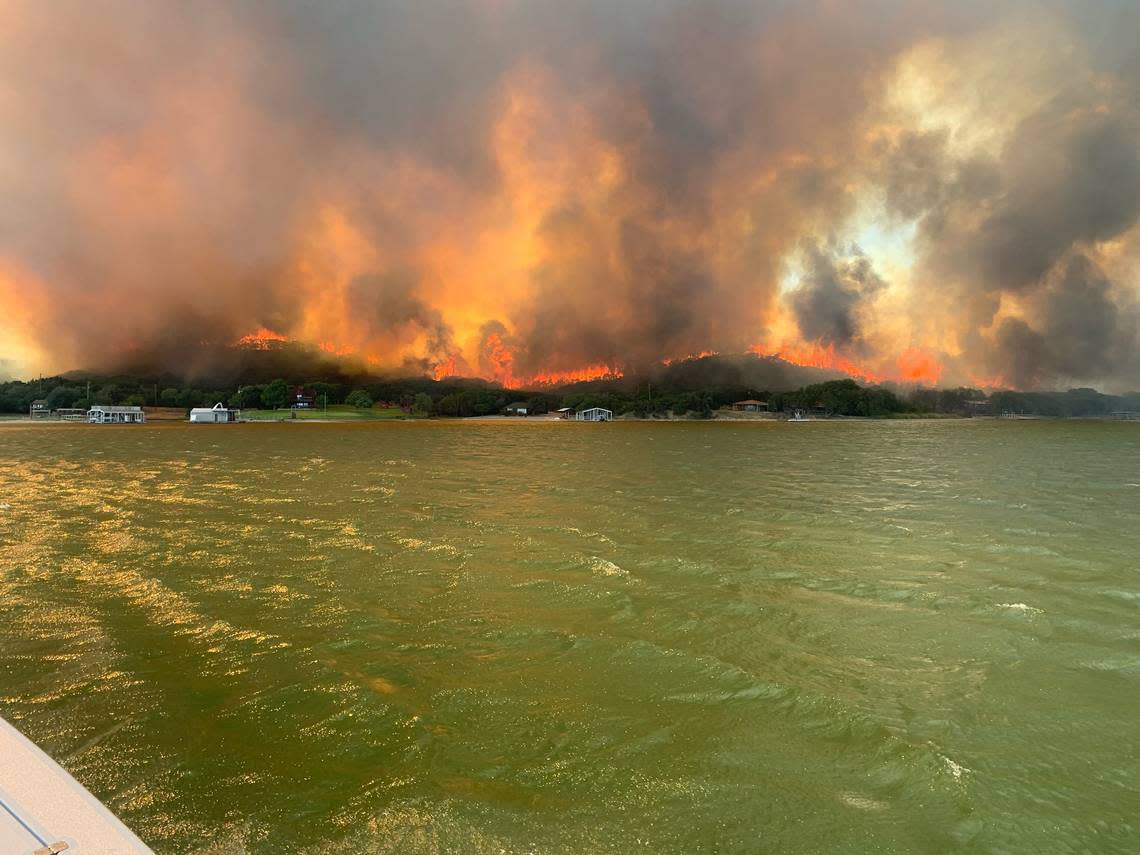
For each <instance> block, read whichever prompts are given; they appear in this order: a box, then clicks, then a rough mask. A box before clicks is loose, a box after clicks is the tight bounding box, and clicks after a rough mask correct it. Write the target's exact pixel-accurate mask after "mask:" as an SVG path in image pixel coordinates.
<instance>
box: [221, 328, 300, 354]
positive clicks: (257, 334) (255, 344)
mask: <svg viewBox="0 0 1140 855" xmlns="http://www.w3.org/2000/svg"><path fill="white" fill-rule="evenodd" d="M288 340H289V339H288V338H286V337H285V336H283V335H281V333H277V332H274V331H273V330H271V329H268V328H267V327H258V328H257V329H256V330H254V331H253V332H251V333H250V334H249V335H243V336H242V337H241V338H239V339H238V340H237V341H235V342H234V347H249V348H253V349H254V350H269V349H270V348H271V347H273V346H274V345H275V344H278V343H280V342H284V341H288Z"/></svg>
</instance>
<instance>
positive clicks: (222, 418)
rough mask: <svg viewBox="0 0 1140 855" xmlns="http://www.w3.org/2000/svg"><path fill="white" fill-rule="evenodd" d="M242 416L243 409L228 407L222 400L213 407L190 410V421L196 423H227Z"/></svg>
mask: <svg viewBox="0 0 1140 855" xmlns="http://www.w3.org/2000/svg"><path fill="white" fill-rule="evenodd" d="M240 417H241V410H231V409H228V408H227V407H226V406H225V404H223V403H222V402H221V401H219V402H218V403H216V404H214V406H213V407H195V408H194V409H192V410H191V411H190V421H191V422H194V423H195V424H225V423H227V422H236V421H237V420H238V419H239V418H240Z"/></svg>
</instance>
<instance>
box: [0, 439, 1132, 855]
mask: <svg viewBox="0 0 1140 855" xmlns="http://www.w3.org/2000/svg"><path fill="white" fill-rule="evenodd" d="M0 544H2V553H0V714H2V715H3V716H5V717H6V718H8V719H9V720H10V721H12V722H13V723H14V724H16V725H17V726H18V727H20V728H21V729H23V730H24V731H25V732H26V733H27V734H28V735H29V736H30V737H31V738H33V739H35V740H36V741H37V742H39V743H40V744H41V745H42V746H43V747H44V748H45V749H46V750H48V751H49V752H50V753H51V754H52V755H53V756H55V757H56V758H57V759H59V760H60V761H61V762H62V763H63V764H64V765H65V766H66V767H67V768H68V769H69V770H71V771H72V773H73V774H74V775H75V776H76V777H77V778H78V779H79V780H80V781H82V782H83V783H84V784H85V785H86V786H87V787H88V788H90V789H91V790H92V791H93V792H94V793H95V794H96V795H98V796H99V797H100V798H102V799H104V800H105V801H106V802H107V804H108V805H109V806H110V807H111V808H112V809H113V810H114V811H116V812H117V813H118V814H119V815H120V816H121V817H122V818H123V820H124V821H125V822H126V823H127V824H128V825H130V826H131V827H132V828H133V829H134V830H135V831H136V832H137V833H138V834H139V835H140V836H141V837H142V838H143V839H144V840H146V841H147V842H148V843H150V844H151V845H152V846H153V847H154V849H155V850H156V851H158V852H160V853H183V852H200V853H237V852H246V851H248V852H302V853H334V852H335V853H343V852H354V853H355V852H441V853H442V852H478V853H500V852H507V853H529V852H533V853H626V852H634V851H645V852H655V853H656V852H678V853H694V852H791V853H816V852H870V851H875V852H931V853H940V852H953V851H969V852H994V853H1013V852H1017V853H1021V852H1024V853H1042V852H1050V853H1065V852H1098V853H1099V852H1126V851H1137V849H1138V848H1140V846H1138V841H1140V819H1138V818H1137V816H1138V814H1140V810H1138V809H1140V796H1138V795H1137V785H1138V779H1140V774H1138V773H1140V759H1138V758H1140V718H1138V712H1140V620H1138V617H1140V609H1138V606H1140V578H1138V576H1140V572H1138V564H1140V562H1138V556H1140V424H1137V423H1131V424H1129V423H1093V422H1084V423H1082V422H992V421H990V422H982V421H978V422H949V423H930V422H927V423H916V422H874V423H826V422H815V423H807V424H803V425H789V424H770V423H752V424H715V423H714V424H611V425H576V424H533V423H531V424H522V425H511V424H487V423H482V424H480V423H471V422H468V423H452V424H438V423H403V424H373V425H237V426H218V427H213V426H193V427H191V426H188V425H177V426H159V425H154V426H149V425H148V426H146V427H129V426H128V427H98V426H91V427H89V426H83V425H60V426H54V427H49V426H26V427H24V426H20V427H17V426H6V427H3V428H0Z"/></svg>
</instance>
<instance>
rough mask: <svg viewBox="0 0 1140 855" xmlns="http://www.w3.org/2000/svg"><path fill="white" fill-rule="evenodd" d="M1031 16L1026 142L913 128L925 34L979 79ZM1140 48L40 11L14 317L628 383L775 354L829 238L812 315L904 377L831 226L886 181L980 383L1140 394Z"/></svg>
mask: <svg viewBox="0 0 1140 855" xmlns="http://www.w3.org/2000/svg"><path fill="white" fill-rule="evenodd" d="M1030 25H1033V26H1040V27H1041V29H1042V32H1050V33H1060V34H1061V36H1059V37H1058V38H1060V39H1061V41H1062V42H1063V43H1064V48H1065V49H1064V50H1056V51H1053V50H1052V47H1051V46H1044V47H1042V46H1039V45H1035V44H1033V43H1032V40H1029V41H1028V42H1026V44H1027V45H1028V47H1024V49H1019V50H1021V51H1022V52H1021V53H1020V54H1017V55H1013V56H1011V57H1009V63H1010V64H1011V65H1014V66H1016V65H1017V64H1018V63H1020V62H1021V61H1022V60H1023V59H1024V60H1025V61H1027V62H1029V61H1032V62H1038V61H1039V59H1040V55H1042V54H1048V55H1049V56H1050V57H1051V58H1050V62H1049V63H1048V64H1047V70H1046V71H1045V72H1043V73H1042V74H1041V75H1040V76H1039V77H1038V78H1025V79H1020V78H1019V80H1018V81H1017V82H1015V83H1010V82H1009V81H1008V80H1006V79H1004V78H1003V77H1002V76H1001V75H996V76H995V77H994V79H993V80H988V81H986V82H987V85H989V86H992V87H993V88H994V89H995V90H997V91H1005V90H1007V89H1013V88H1017V87H1020V90H1025V91H1026V92H1028V93H1029V94H1030V95H1033V96H1034V98H1030V99H1028V100H1025V99H1022V100H1025V103H1033V104H1034V106H1033V107H1032V109H1028V110H1027V111H1026V113H1025V115H1024V116H1022V118H1021V120H1020V123H1019V124H1018V126H1017V128H1016V129H1015V130H1014V131H1013V132H1012V133H1011V134H1010V135H1009V136H1008V139H1007V140H1006V141H1005V144H1004V147H1003V148H1002V149H1001V150H1000V151H997V152H994V151H981V150H978V149H969V148H967V149H965V150H964V149H963V147H962V146H961V145H960V139H959V137H960V133H959V130H960V129H958V128H954V127H952V126H945V125H944V126H941V127H937V126H933V125H930V124H929V123H925V122H921V123H920V122H912V123H911V124H910V125H908V126H905V127H897V126H895V125H893V124H892V121H893V120H891V119H889V118H886V119H885V118H884V115H885V111H886V108H885V107H884V104H885V103H886V102H887V101H888V100H889V99H888V97H887V96H888V93H889V91H890V90H891V87H892V86H893V85H894V83H895V82H896V78H897V75H898V68H899V63H900V62H902V61H904V60H905V59H907V58H908V57H909V56H910V55H911V52H912V51H913V50H914V49H915V48H916V47H919V46H922V45H925V44H928V43H929V44H940V45H942V46H943V54H942V55H943V56H950V57H952V58H954V60H955V61H956V62H958V63H960V64H961V66H962V67H966V66H970V65H972V64H978V63H980V64H982V65H984V64H985V62H989V61H991V60H993V57H994V56H995V55H997V56H999V58H1000V51H1001V50H1002V49H1004V48H1002V47H1000V46H1001V45H1002V44H1004V43H1003V42H1002V41H1001V40H1000V39H998V40H997V41H993V42H986V41H985V39H986V38H987V34H990V33H992V32H999V31H1004V30H1003V28H1005V30H1008V29H1009V28H1010V27H1013V28H1015V29H1016V28H1019V27H1023V28H1024V27H1029V26H1030ZM1138 34H1140V19H1138V17H1137V14H1136V7H1135V5H1134V4H1129V3H1126V2H1112V3H1105V4H1103V5H1099V4H1098V9H1097V10H1095V11H1094V10H1091V9H1090V7H1088V6H1086V5H1085V4H1078V3H1076V2H1075V0H1074V2H1051V3H1045V4H1041V3H1028V2H1027V3H1015V4H1011V5H1009V6H1007V7H1004V8H1001V9H997V8H995V4H992V3H980V2H955V3H949V2H933V0H931V2H894V0H870V2H867V3H860V4H835V3H825V2H818V3H816V2H788V0H762V2H737V0H714V2H707V3H700V4H693V3H690V2H682V0H625V2H618V3H615V2H609V0H605V2H602V0H591V2H579V3H569V4H568V3H563V2H553V0H550V2H547V1H546V0H538V1H537V2H535V0H531V1H530V2H512V0H499V2H493V1H492V0H470V2H459V0H447V2H443V0H425V2H418V3H405V4H392V3H374V2H365V1H364V0H330V2H324V3H311V2H303V0H281V2H276V3H261V2H235V3H221V2H203V3H195V4H182V3H174V2H165V1H164V0H159V2H152V3H142V2H137V0H133V2H132V0H99V2H82V3H81V2H77V0H74V1H73V2H59V3H42V4H36V3H26V4H14V5H11V6H8V7H6V8H4V9H3V10H0V119H2V126H0V301H3V303H4V304H6V305H8V309H9V311H8V314H9V315H10V316H12V317H19V318H21V319H24V318H27V319H28V320H27V321H26V323H27V324H29V325H30V328H29V330H28V332H30V336H27V337H30V338H31V339H33V340H35V341H37V342H38V343H39V346H40V348H41V349H42V350H45V351H46V353H44V354H43V355H42V357H41V359H42V360H43V362H45V363H47V364H51V365H52V366H53V367H60V368H66V367H73V366H79V365H82V366H86V367H108V366H113V365H115V364H122V363H126V362H131V361H136V362H137V361H139V360H142V359H153V360H155V361H156V362H157V363H160V364H164V365H166V366H168V367H185V366H187V365H190V366H194V365H196V361H195V360H198V359H201V358H203V357H195V356H193V354H194V352H195V351H196V350H201V348H202V344H203V343H207V344H216V343H218V342H230V341H233V340H235V339H236V338H238V337H239V336H242V335H244V334H246V333H248V332H251V331H252V330H254V329H257V328H258V327H268V328H270V329H273V330H277V331H281V332H286V333H289V334H292V335H296V336H298V337H305V338H306V340H310V341H312V342H314V343H316V342H319V341H323V340H325V337H326V336H327V340H328V341H331V342H333V343H335V344H336V345H337V346H338V347H339V346H346V347H353V348H357V349H359V350H360V352H361V353H367V354H370V355H372V356H374V357H375V358H376V359H378V360H380V361H381V362H382V363H383V364H384V365H385V366H386V367H391V368H399V367H402V368H404V369H406V370H417V371H418V370H431V369H432V368H434V367H435V366H436V365H438V364H440V363H445V362H450V363H452V364H454V365H455V366H456V368H457V370H458V369H463V370H465V369H466V368H467V367H470V368H471V369H472V370H477V371H480V372H483V373H484V374H488V375H490V374H491V373H494V372H501V371H502V370H503V367H502V366H503V359H504V357H503V353H502V352H501V351H500V350H499V348H500V347H506V348H507V349H508V350H509V351H510V354H509V362H510V365H511V370H512V371H513V372H514V373H515V374H516V375H517V376H520V377H523V376H529V375H532V374H534V373H536V372H539V371H547V370H555V371H557V370H572V369H575V368H578V367H581V366H584V365H599V364H600V365H609V366H618V367H624V368H633V369H636V368H637V367H639V366H644V365H650V364H654V363H658V362H660V361H661V360H662V359H664V358H666V357H678V356H683V355H686V354H689V353H698V352H701V351H705V350H719V351H723V352H741V351H744V350H745V349H747V348H748V347H749V346H750V345H753V344H755V343H757V342H758V341H762V340H765V339H766V337H767V331H768V328H769V325H771V324H773V323H775V322H776V320H777V319H778V318H779V317H781V300H782V299H783V298H782V297H781V295H780V292H779V289H778V282H779V278H780V274H781V271H782V270H783V269H784V265H785V263H786V261H787V259H788V258H789V257H790V256H791V255H793V254H795V253H796V252H797V251H798V250H799V248H800V247H803V246H804V245H805V243H806V245H807V246H808V247H809V248H810V249H809V250H808V251H807V256H808V264H807V268H808V269H807V274H806V275H805V277H804V280H803V282H802V284H801V287H800V288H799V289H798V290H797V291H795V292H793V294H792V295H791V297H790V298H789V301H788V302H787V304H786V305H784V306H783V308H784V309H786V310H787V311H788V312H790V314H791V316H792V317H794V319H795V320H796V321H797V322H798V325H799V327H800V330H801V332H802V333H803V335H804V337H806V338H808V339H811V340H813V341H818V342H823V343H827V344H834V345H835V346H836V347H837V348H840V349H842V350H844V351H845V352H847V353H850V354H854V355H858V356H860V357H861V358H866V359H871V360H874V359H878V358H882V359H884V360H889V359H891V358H893V355H892V354H889V353H885V352H884V353H880V352H879V350H878V349H877V348H879V344H877V342H878V341H879V338H877V336H881V334H882V333H883V330H882V329H881V327H882V326H883V325H885V324H888V323H890V324H896V325H897V324H898V321H897V320H890V321H887V320H884V319H883V318H880V317H878V316H876V314H875V311H876V310H875V307H876V306H877V305H878V303H879V301H878V300H877V299H874V298H877V297H878V296H879V295H883V294H888V293H889V292H890V291H891V288H892V287H893V283H886V282H884V280H883V279H882V278H880V276H879V275H878V274H876V272H875V270H874V268H873V266H872V263H871V259H870V256H867V255H863V254H862V253H861V252H858V251H852V250H848V249H840V248H837V247H841V246H846V245H847V242H848V240H849V237H848V238H845V239H844V241H843V242H836V241H833V240H832V239H830V238H829V237H828V236H830V235H835V234H845V235H848V236H849V235H850V234H851V229H852V227H853V224H852V222H851V218H852V217H853V216H855V215H856V214H857V212H858V211H859V210H861V208H860V205H861V200H862V198H863V197H864V196H866V195H867V194H877V195H879V196H881V197H882V199H883V200H884V203H885V206H886V210H887V217H888V218H889V219H891V221H892V222H893V223H894V224H896V225H898V224H907V223H917V226H916V228H917V232H916V233H917V237H916V255H917V266H916V269H915V274H914V275H913V276H912V277H911V278H912V279H913V280H914V282H915V286H914V287H916V288H917V289H919V292H920V294H919V297H918V298H917V299H915V300H914V301H913V302H914V306H915V307H916V309H915V312H916V314H915V316H914V317H912V318H911V321H912V322H913V323H914V325H915V327H916V328H917V327H918V326H921V324H922V322H923V321H924V320H925V319H927V318H929V316H930V315H931V314H938V315H939V316H943V315H944V316H945V317H946V324H947V326H949V327H952V328H953V330H954V332H955V334H956V335H957V337H958V339H959V342H960V344H961V345H962V348H961V349H962V350H963V353H964V355H963V357H961V359H962V362H963V368H964V370H965V369H971V370H972V369H977V370H983V369H984V370H987V371H989V372H991V373H995V372H996V373H1000V374H1002V376H1004V377H1007V378H1008V379H1009V380H1010V382H1016V383H1018V384H1022V385H1026V384H1034V383H1043V384H1051V383H1057V382H1062V381H1064V380H1067V379H1069V378H1073V379H1083V380H1088V381H1096V382H1101V381H1104V382H1110V383H1114V384H1117V385H1119V384H1125V383H1129V382H1132V380H1133V379H1136V378H1137V369H1136V368H1135V359H1131V362H1130V357H1132V356H1134V354H1135V337H1136V331H1135V330H1136V314H1135V300H1133V299H1132V298H1131V295H1132V294H1133V292H1134V291H1135V288H1136V285H1137V283H1136V281H1135V276H1134V268H1135V263H1134V261H1130V260H1129V259H1131V258H1133V256H1132V255H1130V250H1129V249H1128V248H1127V246H1130V245H1131V244H1132V243H1134V242H1135V233H1136V223H1137V219H1138V214H1140V157H1138V154H1137V141H1138V140H1140V131H1138V128H1140V114H1138V108H1137V105H1138V104H1140V97H1138V96H1140V58H1138V57H1140V54H1138V52H1137V50H1136V47H1135V45H1136V44H1137V42H1138V39H1137V35H1138ZM978 44H982V45H989V46H988V47H982V48H977V47H976V45H978ZM994 45H998V46H999V47H994ZM971 46H975V47H971ZM935 76H936V75H935ZM1020 90H1019V91H1020ZM1042 93H1045V94H1048V95H1049V96H1050V97H1044V95H1043V94H1042ZM952 94H955V93H948V96H947V97H949V95H952ZM1015 94H1016V93H1015ZM1013 102H1016V103H1018V104H1020V103H1022V101H1020V100H1018V99H1016V98H1013V99H1011V103H1013ZM991 119H992V120H993V121H995V122H996V121H999V120H1002V119H1004V117H1003V116H998V115H982V116H980V117H978V119H977V120H978V121H980V122H982V123H983V124H984V123H985V122H988V121H990V120H991ZM884 127H886V128H888V129H889V130H888V131H884V130H883V128H884ZM967 130H968V129H967ZM868 185H869V189H868ZM513 224H516V225H517V224H523V225H521V226H520V227H519V228H518V229H512V228H511V226H512V225H513ZM854 225H858V224H854ZM520 231H525V234H523V235H521V236H520V234H518V232H520ZM1114 242H1115V243H1114ZM1110 243H1114V245H1115V244H1121V245H1127V246H1125V248H1123V249H1121V248H1120V246H1117V247H1116V248H1115V249H1113V248H1111V247H1108V246H1107V245H1108V244H1110ZM520 246H522V247H524V248H523V249H519V247H520ZM512 253H515V254H519V253H522V254H523V255H525V257H526V259H527V260H526V264H525V269H522V270H521V272H520V267H521V265H520V264H519V263H516V262H515V261H514V259H513V257H511V258H507V256H511V254H512ZM892 278H893V277H892ZM9 280H10V281H11V282H18V283H19V284H18V285H17V286H13V285H11V284H9V285H7V286H5V284H4V283H5V281H9ZM5 288H7V290H5ZM9 304H10V305H9ZM1015 304H1016V305H1015ZM1010 306H1014V308H1015V309H1016V312H1015V314H1016V317H1013V316H1009V312H1010V311H1012V310H1011V309H1010ZM20 323H21V324H24V323H25V321H24V320H21V321H20ZM16 332H20V333H21V335H22V333H23V332H24V331H23V329H22V328H21V330H20V331H14V332H12V333H11V334H12V335H13V336H15V335H16ZM891 332H892V333H896V335H894V339H898V338H899V335H897V333H898V330H891ZM916 334H917V333H916ZM4 335H5V333H4V332H3V327H0V349H2V348H3V347H4V345H5V342H6V341H7V339H6V338H4ZM45 343H47V344H45ZM916 343H918V344H921V343H922V342H921V341H918V342H916ZM7 356H8V354H6V353H3V352H0V357H7Z"/></svg>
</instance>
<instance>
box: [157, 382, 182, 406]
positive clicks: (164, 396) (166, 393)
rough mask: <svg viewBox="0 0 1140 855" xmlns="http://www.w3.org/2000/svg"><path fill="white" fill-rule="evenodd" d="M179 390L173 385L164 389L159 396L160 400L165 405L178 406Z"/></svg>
mask: <svg viewBox="0 0 1140 855" xmlns="http://www.w3.org/2000/svg"><path fill="white" fill-rule="evenodd" d="M179 394H180V393H179V391H178V390H177V389H175V388H173V387H171V388H168V389H163V390H162V393H161V394H160V395H159V396H158V400H159V401H160V402H161V403H162V406H164V407H177V406H178V396H179Z"/></svg>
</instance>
